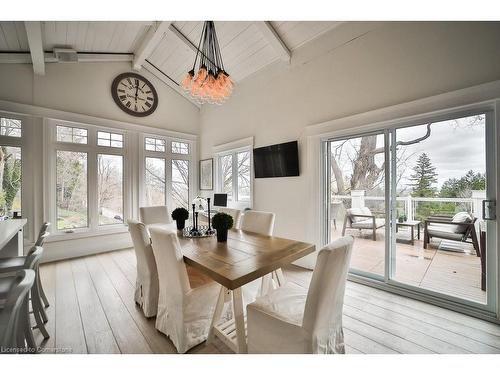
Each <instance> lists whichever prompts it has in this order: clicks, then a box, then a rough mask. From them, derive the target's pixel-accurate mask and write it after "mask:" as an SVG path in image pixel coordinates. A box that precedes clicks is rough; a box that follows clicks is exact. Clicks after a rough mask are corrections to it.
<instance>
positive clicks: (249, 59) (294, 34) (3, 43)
mask: <svg viewBox="0 0 500 375" xmlns="http://www.w3.org/2000/svg"><path fill="white" fill-rule="evenodd" d="M339 23H340V22H309V21H279V22H248V21H216V22H215V27H216V31H217V35H218V39H219V43H220V46H221V50H222V57H223V61H224V65H225V68H226V71H227V72H229V74H231V76H232V77H233V79H234V80H235V81H236V82H239V81H241V80H243V79H244V78H245V77H247V76H249V75H251V74H253V73H255V72H257V71H259V70H260V69H262V68H263V67H265V66H266V65H268V64H270V63H272V62H274V61H276V60H278V59H287V58H288V59H289V58H290V55H292V56H293V51H294V50H295V49H297V48H299V47H300V46H302V45H303V44H305V43H307V42H309V41H311V40H312V39H314V38H316V37H318V36H319V35H321V34H323V33H325V32H327V31H329V30H331V29H332V28H334V27H336V26H337V25H338V24H339ZM28 26H29V25H28ZM35 26H36V25H35ZM202 27H203V22H202V21H197V22H195V21H189V22H188V21H175V22H174V21H172V22H162V23H160V22H152V21H149V22H138V21H135V22H129V21H121V22H114V21H110V22H105V21H91V22H86V21H71V22H66V21H44V22H41V23H40V27H38V28H36V27H35V32H34V35H33V31H31V29H30V28H28V32H30V33H31V34H30V35H29V37H28V35H27V32H26V30H27V27H26V25H25V23H24V22H12V21H2V22H0V52H1V53H2V54H3V55H5V54H13V53H25V54H28V53H29V52H30V50H31V60H27V62H31V61H33V63H34V68H35V72H40V71H41V72H42V73H41V74H43V63H44V61H45V62H52V61H54V60H50V56H48V53H51V52H52V51H53V50H54V48H69V49H73V50H76V51H77V52H78V53H82V54H84V53H87V54H89V53H92V54H130V55H131V56H130V59H129V60H130V61H132V60H134V58H135V59H136V61H137V58H138V57H137V55H140V57H141V59H139V60H140V61H139V65H137V64H136V67H138V66H140V65H144V66H145V67H146V68H149V69H151V66H153V68H154V70H155V71H157V72H156V73H158V72H160V73H161V74H162V75H164V76H165V77H166V78H167V80H166V81H167V82H166V83H167V84H173V85H174V86H175V85H177V86H178V84H179V82H181V81H182V79H183V77H184V76H185V74H186V72H187V71H189V70H190V69H191V67H192V64H193V60H194V56H195V52H196V46H197V45H198V42H199V38H200V34H201V30H202ZM36 30H39V31H38V34H39V35H37V32H36ZM40 30H41V31H40ZM155 32H156V36H154V34H155ZM37 38H38V39H39V42H40V43H41V44H42V46H43V51H45V54H44V57H42V54H41V52H40V53H39V54H38V58H37V55H36V54H34V51H33V48H31V49H30V46H32V45H33V40H35V42H36V39H37ZM132 54H135V55H136V56H135V57H134V56H133V55H132ZM28 56H29V55H28ZM110 59H111V58H110V57H109V55H108V60H107V61H110ZM117 59H118V57H117ZM7 60H8V59H7V58H5V56H4V61H7ZM35 60H38V61H35ZM40 60H41V61H40ZM82 61H83V60H82ZM121 61H123V57H122V58H121ZM9 62H12V60H10V61H9ZM37 63H38V65H40V63H41V64H42V67H41V68H42V69H40V66H39V69H38V71H37V69H36V67H35V64H37ZM150 65H151V66H150ZM164 81H165V80H164ZM174 88H175V87H174Z"/></svg>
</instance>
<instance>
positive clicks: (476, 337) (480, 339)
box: [349, 291, 500, 353]
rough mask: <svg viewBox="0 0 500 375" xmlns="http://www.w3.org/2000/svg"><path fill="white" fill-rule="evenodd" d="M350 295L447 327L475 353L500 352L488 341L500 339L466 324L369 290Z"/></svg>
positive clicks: (437, 325) (496, 342)
mask: <svg viewBox="0 0 500 375" xmlns="http://www.w3.org/2000/svg"><path fill="white" fill-rule="evenodd" d="M349 295H353V296H355V297H359V298H360V299H362V300H364V301H365V303H370V304H372V305H375V306H379V307H383V308H387V309H390V310H391V311H394V312H397V313H400V314H402V315H405V316H407V317H411V318H414V319H417V320H421V321H423V322H426V323H429V324H432V325H434V326H435V327H437V328H442V329H445V330H447V331H448V333H447V335H448V336H449V337H450V338H451V339H453V340H454V341H455V342H456V341H459V339H461V340H462V341H463V342H462V344H461V346H462V347H464V348H465V349H467V350H469V351H471V352H473V353H500V351H499V349H498V348H497V347H494V346H491V345H489V344H487V343H486V342H489V343H493V344H495V346H498V345H500V340H498V339H492V338H491V335H489V334H487V333H484V332H478V331H474V330H473V329H471V328H469V327H466V326H462V327H460V325H459V324H457V323H455V322H452V321H449V320H447V319H444V318H441V317H437V316H430V315H429V314H426V313H425V312H422V311H415V310H413V309H411V308H408V307H406V306H402V305H399V304H398V303H395V302H392V301H391V302H389V301H386V300H384V299H382V298H380V297H373V296H372V295H371V294H369V292H368V293H366V292H365V293H360V292H355V291H350V292H349ZM456 334H458V335H460V336H461V337H460V338H457V337H456V336H455V335H456ZM494 337H496V336H494Z"/></svg>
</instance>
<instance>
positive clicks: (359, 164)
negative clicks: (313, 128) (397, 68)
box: [324, 111, 497, 310]
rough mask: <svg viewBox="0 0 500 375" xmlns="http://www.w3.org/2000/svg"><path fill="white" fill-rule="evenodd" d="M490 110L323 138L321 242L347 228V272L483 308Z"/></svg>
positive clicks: (492, 254) (491, 182)
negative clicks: (350, 250) (351, 240)
mask: <svg viewBox="0 0 500 375" xmlns="http://www.w3.org/2000/svg"><path fill="white" fill-rule="evenodd" d="M494 139H495V130H494V121H493V114H492V113H491V112H487V111H484V112H476V113H470V114H467V115H450V116H448V117H440V118H430V119H429V120H426V121H421V122H418V123H413V124H408V123H406V124H404V125H403V124H401V126H395V127H392V128H389V129H386V130H384V131H381V132H375V133H369V134H359V135H357V134H356V135H354V136H351V137H345V138H334V139H329V140H327V141H325V146H326V147H325V148H324V149H325V150H326V152H325V161H326V163H325V166H326V168H325V170H326V179H325V182H324V183H325V184H327V185H328V186H327V188H326V190H327V194H325V199H326V200H327V202H326V207H327V210H326V211H327V212H326V215H325V221H326V222H327V223H328V224H327V225H326V227H327V228H328V230H327V233H326V236H325V241H332V240H334V239H336V238H339V237H341V236H342V235H348V234H351V235H353V236H354V237H355V242H354V249H353V256H352V260H351V274H356V275H361V276H364V277H367V278H372V279H376V280H378V281H383V282H385V283H387V284H389V285H393V286H395V287H398V288H400V289H408V290H411V291H413V292H417V293H421V294H422V295H424V296H425V295H429V296H432V297H434V298H438V299H439V298H441V299H443V300H447V301H453V302H458V303H462V304H465V305H469V306H474V307H479V308H482V309H486V310H492V309H493V306H494V304H495V295H496V286H495V282H494V280H496V275H495V272H496V271H495V267H494V262H495V260H496V255H497V254H496V245H495V243H496V223H495V221H494V220H495V206H494V204H495V200H496V194H497V193H496V183H495V181H496V159H495V144H494Z"/></svg>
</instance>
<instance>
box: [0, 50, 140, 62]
mask: <svg viewBox="0 0 500 375" xmlns="http://www.w3.org/2000/svg"><path fill="white" fill-rule="evenodd" d="M133 59H134V55H132V54H127V53H124V54H117V53H109V54H108V53H91V52H89V53H85V52H83V53H78V62H116V61H122V62H123V61H126V62H130V61H133ZM44 61H45V63H46V64H47V63H57V62H59V60H58V59H57V57H55V56H54V54H53V53H50V52H47V53H44ZM0 64H31V57H30V55H29V54H28V53H0Z"/></svg>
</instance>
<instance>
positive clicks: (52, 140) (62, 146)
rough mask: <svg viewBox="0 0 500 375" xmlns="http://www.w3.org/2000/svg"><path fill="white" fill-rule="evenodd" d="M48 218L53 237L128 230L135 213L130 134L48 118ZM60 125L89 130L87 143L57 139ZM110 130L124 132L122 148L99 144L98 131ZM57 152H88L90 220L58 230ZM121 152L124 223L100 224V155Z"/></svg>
mask: <svg viewBox="0 0 500 375" xmlns="http://www.w3.org/2000/svg"><path fill="white" fill-rule="evenodd" d="M44 121H45V129H46V132H45V147H46V151H45V158H44V162H45V166H44V169H45V174H44V186H45V194H44V195H45V201H46V202H47V206H46V208H45V210H44V211H45V217H46V218H47V219H48V220H49V221H50V222H51V223H54V224H53V227H52V228H53V229H52V231H51V232H52V233H53V236H51V237H53V238H52V240H56V239H58V240H60V239H66V238H74V237H79V236H82V235H86V234H87V235H90V234H104V233H110V232H111V233H112V232H121V231H125V230H126V222H127V219H128V218H130V217H131V216H132V181H131V176H132V173H131V172H132V170H131V165H130V164H131V163H130V160H131V154H132V150H131V149H129V147H128V145H129V144H130V142H129V141H128V138H129V134H128V132H127V131H125V130H121V129H116V128H107V127H102V126H96V125H91V124H84V123H77V122H71V121H64V120H55V119H45V120H44ZM57 125H60V126H68V127H76V128H81V129H86V130H87V144H82V143H70V142H63V141H58V140H57ZM98 132H107V133H115V134H121V135H122V136H123V148H118V147H111V146H99V145H98V144H97V133H98ZM57 151H73V152H84V153H87V222H88V226H87V227H84V228H75V229H61V230H59V229H57V207H56V205H57V198H56V184H57V180H56V178H57V176H56V155H57ZM99 154H104V155H120V156H122V158H123V159H122V160H123V171H122V178H123V184H122V191H123V193H122V204H123V223H116V224H107V225H99V212H98V210H99V207H98V178H97V165H98V155H99Z"/></svg>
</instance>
